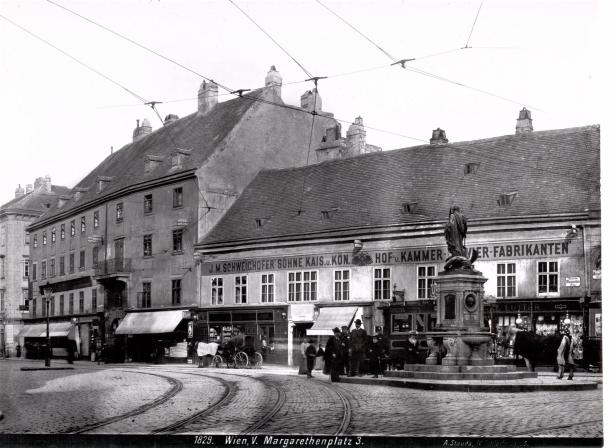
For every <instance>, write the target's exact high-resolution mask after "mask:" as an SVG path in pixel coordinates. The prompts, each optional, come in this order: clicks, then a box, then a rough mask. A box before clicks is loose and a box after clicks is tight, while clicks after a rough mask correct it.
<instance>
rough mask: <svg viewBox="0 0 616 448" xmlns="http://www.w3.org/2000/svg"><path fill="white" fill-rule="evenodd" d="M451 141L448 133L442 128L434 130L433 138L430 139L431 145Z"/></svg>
mask: <svg viewBox="0 0 616 448" xmlns="http://www.w3.org/2000/svg"><path fill="white" fill-rule="evenodd" d="M447 143H449V140H448V139H447V134H445V131H444V130H442V129H441V128H436V129H435V130H433V131H432V138H431V139H430V144H431V145H445V144H447Z"/></svg>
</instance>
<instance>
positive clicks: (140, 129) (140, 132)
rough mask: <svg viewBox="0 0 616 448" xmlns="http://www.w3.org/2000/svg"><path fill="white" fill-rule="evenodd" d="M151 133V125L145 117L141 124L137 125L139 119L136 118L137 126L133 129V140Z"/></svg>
mask: <svg viewBox="0 0 616 448" xmlns="http://www.w3.org/2000/svg"><path fill="white" fill-rule="evenodd" d="M151 133H152V126H150V121H149V120H148V119H147V118H144V119H143V122H142V123H141V126H140V125H139V120H137V127H136V128H135V130H134V131H133V141H134V142H135V141H137V140H139V139H140V138H141V137H143V136H144V135H148V134H151Z"/></svg>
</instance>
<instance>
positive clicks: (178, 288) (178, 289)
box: [171, 278, 182, 305]
mask: <svg viewBox="0 0 616 448" xmlns="http://www.w3.org/2000/svg"><path fill="white" fill-rule="evenodd" d="M181 302H182V280H181V279H179V278H178V279H175V280H171V304H172V305H179V304H180V303H181Z"/></svg>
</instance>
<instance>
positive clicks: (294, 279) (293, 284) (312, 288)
mask: <svg viewBox="0 0 616 448" xmlns="http://www.w3.org/2000/svg"><path fill="white" fill-rule="evenodd" d="M288 300H289V302H301V301H302V300H303V301H304V302H308V301H314V300H317V271H298V272H289V282H288Z"/></svg>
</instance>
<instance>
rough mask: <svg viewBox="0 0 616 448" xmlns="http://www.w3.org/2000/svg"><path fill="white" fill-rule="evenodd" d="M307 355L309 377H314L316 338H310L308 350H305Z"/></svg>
mask: <svg viewBox="0 0 616 448" xmlns="http://www.w3.org/2000/svg"><path fill="white" fill-rule="evenodd" d="M304 353H305V355H306V370H307V372H308V373H307V376H308V378H312V370H313V369H314V363H315V360H316V358H317V349H316V347H315V346H314V340H312V339H310V340H309V341H308V347H306V351H305V352H304Z"/></svg>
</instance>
